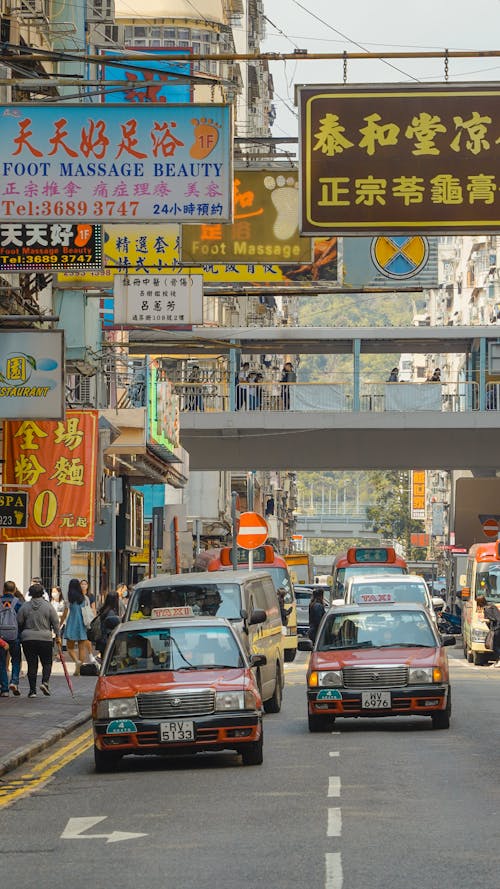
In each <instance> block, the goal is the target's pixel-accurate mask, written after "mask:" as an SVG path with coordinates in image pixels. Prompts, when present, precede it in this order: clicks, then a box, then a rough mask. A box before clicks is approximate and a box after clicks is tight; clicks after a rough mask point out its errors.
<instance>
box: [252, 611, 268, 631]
mask: <svg viewBox="0 0 500 889" xmlns="http://www.w3.org/2000/svg"><path fill="white" fill-rule="evenodd" d="M266 616H267V615H266V612H265V611H264V609H263V608H254V610H253V611H252V613H251V615H250V620H249V621H248V625H249V626H250V627H252V626H254V624H263V623H264V621H265V619H266Z"/></svg>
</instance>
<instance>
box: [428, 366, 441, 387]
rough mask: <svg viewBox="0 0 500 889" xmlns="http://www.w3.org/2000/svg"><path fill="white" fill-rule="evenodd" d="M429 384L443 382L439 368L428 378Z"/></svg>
mask: <svg viewBox="0 0 500 889" xmlns="http://www.w3.org/2000/svg"><path fill="white" fill-rule="evenodd" d="M426 382H427V383H440V382H441V371H440V370H439V367H436V369H435V371H434V373H433V374H432V376H431V377H428V378H427V380H426Z"/></svg>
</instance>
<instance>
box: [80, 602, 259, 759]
mask: <svg viewBox="0 0 500 889" xmlns="http://www.w3.org/2000/svg"><path fill="white" fill-rule="evenodd" d="M264 663H265V657H264V656H263V655H252V656H251V657H250V658H248V657H247V655H246V652H245V650H244V647H243V645H242V644H241V641H240V639H239V637H238V634H237V633H236V632H235V630H234V629H233V627H232V626H231V624H230V623H229V621H227V620H224V619H221V618H199V619H189V620H186V619H182V618H181V619H178V620H165V619H157V620H138V621H130V622H127V623H122V624H119V626H118V627H117V628H116V630H114V631H113V634H112V636H111V637H110V640H109V644H108V647H107V649H106V652H105V655H104V660H103V663H102V668H101V672H100V675H99V678H98V680H97V684H96V687H95V692H94V698H93V702H92V720H93V726H94V757H95V767H96V771H98V772H105V771H108V770H110V769H112V768H114V767H115V766H116V765H117V764H118V762H119V761H120V759H121V758H122V757H123V756H128V755H131V754H133V755H151V754H156V755H169V754H175V753H197V752H198V751H200V750H223V749H225V750H227V749H232V750H236V751H237V753H240V754H241V757H242V760H243V764H244V765H259V764H260V763H261V762H262V758H263V734H262V698H261V695H260V692H259V688H258V686H257V683H256V681H255V677H254V674H253V670H252V667H259V666H263V665H264Z"/></svg>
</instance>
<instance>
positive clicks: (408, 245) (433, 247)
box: [342, 235, 439, 290]
mask: <svg viewBox="0 0 500 889" xmlns="http://www.w3.org/2000/svg"><path fill="white" fill-rule="evenodd" d="M438 242H439V239H438V238H424V237H422V236H421V235H381V236H380V237H378V238H363V237H360V236H358V237H352V238H342V270H343V281H342V283H343V285H344V287H352V288H353V290H356V289H360V288H362V287H391V285H392V286H394V282H395V281H399V282H400V283H401V284H402V285H403V286H404V287H408V286H411V285H414V286H415V289H417V288H420V287H424V288H431V287H438V286H439V275H438Z"/></svg>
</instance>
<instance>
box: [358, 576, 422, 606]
mask: <svg viewBox="0 0 500 889" xmlns="http://www.w3.org/2000/svg"><path fill="white" fill-rule="evenodd" d="M351 594H352V602H355V603H356V605H363V604H365V603H367V604H370V603H371V604H373V603H374V602H376V601H377V600H379V601H381V602H383V601H386V602H418V604H419V605H427V603H428V599H427V597H426V590H425V586H424V585H423V584H422V583H417V582H414V583H412V582H409V583H406V582H405V583H385V582H384V583H377V581H376V579H374V580H373V582H372V583H353V584H352V587H351ZM386 596H387V597H388V598H385V599H384V598H380V597H386Z"/></svg>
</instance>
